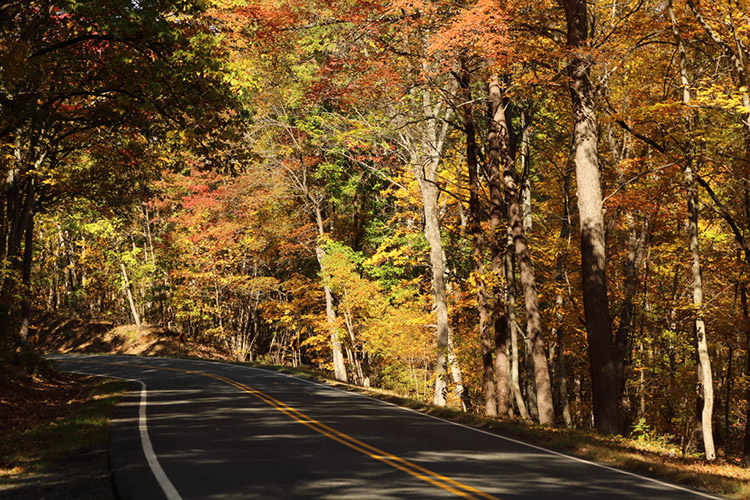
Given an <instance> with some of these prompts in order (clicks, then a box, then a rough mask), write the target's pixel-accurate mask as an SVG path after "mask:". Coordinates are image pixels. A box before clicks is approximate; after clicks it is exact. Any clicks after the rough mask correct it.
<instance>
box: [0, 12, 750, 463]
mask: <svg viewBox="0 0 750 500" xmlns="http://www.w3.org/2000/svg"><path fill="white" fill-rule="evenodd" d="M749 16H750V11H748V8H747V6H746V5H745V4H744V3H743V2H741V1H740V2H737V1H735V2H724V3H721V4H716V5H714V4H711V3H710V2H702V3H698V2H695V1H694V0H684V1H683V0H670V1H669V2H663V1H651V0H639V1H618V2H608V1H603V0H596V1H590V0H589V1H586V0H557V1H552V0H549V1H539V2H532V3H529V2H516V1H514V0H507V1H506V0H503V1H500V2H489V1H486V0H469V1H460V2H456V1H443V0H420V1H402V0H392V1H387V0H382V1H381V0H346V1H342V0H333V1H329V0H327V1H311V2H296V3H295V2H287V1H286V0H261V1H255V2H245V1H241V0H236V1H233V2H218V1H216V2H211V1H198V0H193V1H182V0H162V1H153V2H135V1H131V0H118V1H106V2H105V1H98V0H93V1H87V2H77V1H74V0H67V1H65V0H32V1H27V2H21V3H17V2H9V3H8V2H6V3H0V149H1V150H2V162H1V163H0V173H2V176H3V179H4V181H3V184H2V198H1V199H0V215H2V219H1V221H0V235H2V242H3V245H2V247H0V259H1V260H2V273H1V274H0V277H2V280H3V281H2V290H1V291H2V294H1V296H0V308H1V309H0V315H2V316H1V318H2V327H1V328H0V335H1V336H2V337H0V338H2V341H3V342H4V345H5V346H4V348H3V349H4V350H5V351H4V352H6V353H9V352H12V351H13V350H14V349H16V346H17V345H25V343H28V339H29V338H30V336H33V330H34V328H35V327H36V325H35V319H34V318H35V317H39V316H40V315H41V314H42V312H43V311H47V312H55V313H58V314H77V315H80V316H96V317H105V318H109V319H111V320H112V321H114V322H129V321H137V322H140V321H141V320H143V321H145V322H148V323H151V324H159V325H162V326H164V327H167V328H169V329H172V330H175V331H177V332H180V333H181V334H182V335H183V336H185V337H186V338H189V339H191V340H192V341H196V342H204V343H213V344H221V345H223V346H225V347H226V348H228V349H231V350H232V352H233V353H234V355H235V356H236V357H237V359H239V360H241V361H265V362H273V363H289V364H294V365H299V364H302V365H308V366H313V367H316V368H318V369H322V370H328V371H330V372H331V373H332V374H334V376H335V377H336V378H339V379H341V380H348V381H351V382H354V383H357V384H361V385H376V386H379V387H385V388H389V389H393V390H397V391H400V392H402V393H404V394H407V395H411V396H413V397H416V398H419V399H423V400H425V401H432V402H434V403H435V404H439V405H449V406H456V407H460V408H463V409H464V410H466V411H475V412H484V413H486V414H488V415H497V416H499V417H500V418H526V419H532V420H536V421H539V422H541V423H542V424H544V425H566V426H575V427H580V428H588V427H592V426H593V428H594V429H595V430H596V431H598V432H600V433H604V434H626V433H628V432H631V431H632V430H633V429H639V430H640V431H639V432H647V433H655V434H658V435H664V436H668V438H667V439H671V440H672V441H673V442H674V443H676V444H679V445H680V446H682V448H683V451H686V452H699V453H703V454H705V457H706V458H707V459H709V460H711V459H713V458H714V457H716V456H717V455H721V454H724V455H730V456H737V457H741V459H742V460H744V461H745V464H746V465H750V419H748V415H749V413H750V407H749V404H750V379H748V377H750V313H749V312H748V303H747V302H748V301H747V295H748V283H749V282H748V279H749V278H748V276H749V274H748V271H750V268H749V267H748V266H749V265H750V247H749V246H748V242H747V239H748V238H749V237H750V236H749V234H750V180H748V179H749V178H750V170H749V166H750V93H749V92H748V85H749V83H748V81H747V80H748V75H747V68H746V66H745V65H746V61H748V60H750V58H749V57H748V56H750V54H748V49H747V47H748V44H750V21H749V19H750V17H749ZM14 339H17V340H14ZM8 356H10V355H9V354H6V358H7V357H8ZM7 359H10V358H7ZM667 388H668V389H667Z"/></svg>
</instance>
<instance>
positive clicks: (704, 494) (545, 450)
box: [203, 361, 723, 500]
mask: <svg viewBox="0 0 750 500" xmlns="http://www.w3.org/2000/svg"><path fill="white" fill-rule="evenodd" d="M203 362H210V361H203ZM214 363H215V364H219V365H226V366H238V367H241V368H245V369H248V370H259V371H263V372H267V373H271V374H275V375H279V376H284V377H289V378H293V379H295V380H298V381H302V382H307V383H309V384H313V385H317V386H322V387H325V388H328V389H331V390H335V391H340V392H344V393H346V394H351V395H355V396H360V397H363V398H367V399H371V400H373V401H378V402H380V403H383V404H386V405H388V406H393V407H396V408H400V409H402V410H405V411H408V412H411V413H416V414H417V415H422V416H423V417H428V418H431V419H433V420H438V421H440V422H444V423H447V424H451V425H456V426H458V427H463V428H464V429H468V430H470V431H475V432H479V433H481V434H485V435H487V436H492V437H495V438H498V439H502V440H504V441H509V442H511V443H515V444H518V445H521V446H526V447H527V448H531V449H534V450H538V451H542V452H545V453H549V454H550V455H555V456H558V457H562V458H567V459H570V460H573V461H576V462H580V463H583V464H588V465H593V466H594V467H600V468H602V469H606V470H609V471H612V472H618V473H620V474H624V475H626V476H630V477H634V478H638V479H643V480H646V481H649V482H651V483H655V484H659V485H662V486H666V487H669V488H672V489H675V490H681V491H685V492H687V493H692V494H694V495H697V496H700V497H703V498H712V499H714V500H722V498H723V497H717V496H714V495H710V494H708V493H704V492H702V491H698V490H693V489H690V488H685V487H684V486H679V485H676V484H672V483H666V482H664V481H660V480H658V479H654V478H652V477H648V476H642V475H640V474H636V473H634V472H628V471H625V470H622V469H617V468H615V467H611V466H609V465H605V464H601V463H598V462H592V461H591V460H586V459H584V458H579V457H576V456H573V455H566V454H565V453H560V452H559V451H554V450H550V449H547V448H543V447H541V446H537V445H534V444H531V443H526V442H524V441H519V440H517V439H513V438H511V437H507V436H503V435H501V434H496V433H494V432H489V431H485V430H484V429H477V428H476V427H470V426H468V425H464V424H461V423H458V422H453V421H451V420H446V419H444V418H440V417H436V416H435V415H430V414H429V413H422V412H421V411H417V410H414V409H412V408H406V407H404V406H399V405H397V404H395V403H391V402H388V401H383V400H382V399H378V398H375V397H372V396H368V395H367V394H360V393H358V392H354V391H347V390H345V389H341V388H339V387H336V386H331V385H328V384H325V383H322V382H316V381H314V380H309V379H307V378H304V377H298V376H296V375H291V374H289V373H284V372H277V371H274V370H269V369H266V368H257V367H255V366H242V365H231V364H229V363H226V364H225V363H216V362H214Z"/></svg>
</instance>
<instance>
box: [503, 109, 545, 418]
mask: <svg viewBox="0 0 750 500" xmlns="http://www.w3.org/2000/svg"><path fill="white" fill-rule="evenodd" d="M494 111H495V113H494V116H493V122H494V123H495V125H496V127H497V132H498V140H499V142H500V145H501V146H500V151H501V155H500V160H501V162H502V164H503V165H502V166H503V181H504V184H505V203H506V205H507V207H508V225H509V226H510V228H511V232H512V236H513V246H514V248H515V252H516V257H517V258H518V268H519V276H520V279H521V288H522V289H523V297H524V302H525V305H526V330H527V332H528V336H529V342H531V357H532V360H533V366H534V385H535V388H536V396H537V404H538V408H539V423H540V424H542V425H553V424H554V423H555V407H554V402H553V399H552V384H551V383H550V376H549V366H548V364H547V354H546V352H545V349H544V337H543V335H542V320H541V315H540V312H539V298H538V294H537V291H536V281H535V279H534V268H533V266H532V264H531V254H530V253H529V247H528V244H527V242H526V234H525V232H524V229H523V217H522V213H521V204H520V201H519V194H518V185H517V179H516V168H515V163H514V162H513V158H512V156H511V154H510V136H509V131H508V124H507V121H506V118H505V110H504V108H503V106H497V107H496V108H495V110H494Z"/></svg>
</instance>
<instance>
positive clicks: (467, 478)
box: [50, 355, 716, 500]
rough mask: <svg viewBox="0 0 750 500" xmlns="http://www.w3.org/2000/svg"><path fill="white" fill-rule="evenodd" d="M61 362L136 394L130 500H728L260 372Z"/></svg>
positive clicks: (123, 417) (127, 434) (114, 443)
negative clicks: (124, 384)
mask: <svg viewBox="0 0 750 500" xmlns="http://www.w3.org/2000/svg"><path fill="white" fill-rule="evenodd" d="M50 358H51V359H53V360H54V361H55V362H56V363H57V365H58V366H59V368H60V369H62V370H66V371H75V372H79V373H86V374H91V375H101V376H107V377H114V378H123V379H129V380H132V381H134V390H133V391H131V393H129V394H128V395H127V396H126V397H125V398H123V400H122V401H121V402H120V404H119V405H118V406H117V407H116V409H115V413H114V415H113V418H112V423H111V429H110V467H111V469H112V479H113V483H114V487H115V491H116V492H117V494H118V496H120V497H121V498H125V499H148V498H170V499H179V498H184V499H188V498H201V499H204V498H217V499H219V498H221V499H225V498H356V499H361V498H442V497H464V498H487V499H492V498H502V499H515V498H524V499H534V498H538V499H549V498H555V499H556V500H561V499H567V498H570V499H573V498H575V499H578V498H581V499H584V498H588V499H594V498H596V499H602V498H607V499H614V498H628V499H632V498H659V499H660V500H666V499H689V498H692V499H697V498H716V497H711V496H709V495H705V494H702V493H699V492H695V491H691V490H687V489H685V488H681V487H678V486H673V485H669V484H666V483H662V482H659V481H654V480H651V479H647V478H644V477H640V476H636V475H633V474H629V473H625V472H621V471H617V470H615V469H611V468H609V467H606V466H602V465H598V464H594V463H591V462H586V461H584V460H580V459H577V458H572V457H568V456H566V455H562V454H560V453H556V452H553V451H548V450H545V449H543V448H540V447H536V446H533V445H528V444H524V443H522V442H520V441H516V440H514V439H509V438H505V437H502V436H500V435H496V434H492V433H488V432H484V431H481V430H476V429H471V428H468V427H464V426H461V425H458V424H454V423H450V422H447V421H444V420H440V419H436V418H433V417H429V416H425V415H422V414H420V413H417V412H414V411H411V410H406V409H402V408H399V407H397V406H393V405H391V404H388V403H384V402H381V401H377V400H375V399H372V398H368V397H366V396H362V395H359V394H355V393H350V392H346V391H342V390H339V389H336V388H332V387H329V386H326V385H322V384H318V383H315V382H311V381H309V380H306V379H303V378H299V377H293V376H290V375H286V374H281V373H276V372H272V371H268V370H263V369H259V368H251V367H243V366H235V365H228V364H221V363H213V362H207V361H190V360H176V359H161V358H140V357H130V356H84V355H56V356H50Z"/></svg>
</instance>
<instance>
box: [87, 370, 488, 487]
mask: <svg viewBox="0 0 750 500" xmlns="http://www.w3.org/2000/svg"><path fill="white" fill-rule="evenodd" d="M96 363H97V364H104V365H119V366H128V367H137V368H151V369H156V370H169V371H175V372H181V373H190V374H194V375H202V376H204V377H210V378H213V379H216V380H220V381H222V382H224V383H226V384H229V385H231V386H234V387H236V388H238V389H240V390H241V391H243V392H246V393H248V394H250V395H252V396H255V397H256V398H258V399H260V400H261V401H263V402H264V403H266V404H268V405H269V406H271V407H273V408H275V409H276V410H278V411H280V412H281V413H283V414H285V415H287V416H288V417H290V418H291V419H293V420H295V421H297V422H299V423H301V424H303V425H305V426H307V427H309V428H310V429H312V430H314V431H315V432H318V433H320V434H322V435H324V436H326V437H328V438H330V439H333V440H334V441H338V442H339V443H341V444H343V445H344V446H348V447H349V448H351V449H353V450H356V451H358V452H360V453H363V454H364V455H367V456H368V457H370V458H374V459H375V460H379V461H381V462H383V463H385V464H387V465H390V466H391V467H394V468H396V469H398V470H401V471H403V472H406V473H407V474H410V475H412V476H414V477H416V478H419V479H421V480H422V481H426V482H428V483H430V484H432V485H434V486H437V487H438V488H442V489H444V490H447V491H450V492H451V493H453V494H455V495H458V496H460V497H463V498H475V499H476V498H486V499H490V500H500V499H499V498H497V497H495V496H492V495H490V494H488V493H485V492H483V491H481V490H478V489H476V488H473V487H471V486H469V485H466V484H463V483H460V482H458V481H456V480H453V479H451V478H449V477H445V476H443V475H441V474H438V473H436V472H433V471H431V470H429V469H425V468H424V467H421V466H419V465H417V464H415V463H413V462H410V461H408V460H406V459H403V458H401V457H397V456H396V455H393V454H391V453H388V452H387V451H383V450H380V449H378V448H375V447H374V446H371V445H369V444H367V443H363V442H362V441H359V440H358V439H355V438H353V437H351V436H349V435H348V434H344V433H343V432H339V431H337V430H336V429H333V428H331V427H329V426H327V425H325V424H323V423H321V422H319V421H317V420H315V419H314V418H311V417H309V416H308V415H305V414H304V413H302V412H300V411H298V410H296V409H294V408H292V407H291V406H289V405H287V404H285V403H283V402H281V401H279V400H278V399H276V398H274V397H271V396H269V395H268V394H265V393H263V392H260V391H259V390H257V389H253V388H252V387H249V386H247V385H245V384H243V383H241V382H237V381H236V380H232V379H230V378H227V377H224V376H221V375H216V374H213V373H206V372H198V371H190V370H180V369H177V368H166V367H156V366H145V365H132V364H127V363H101V362H96Z"/></svg>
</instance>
